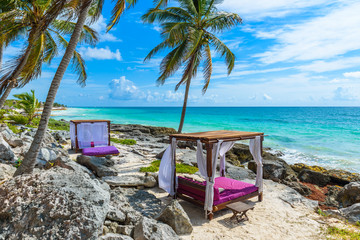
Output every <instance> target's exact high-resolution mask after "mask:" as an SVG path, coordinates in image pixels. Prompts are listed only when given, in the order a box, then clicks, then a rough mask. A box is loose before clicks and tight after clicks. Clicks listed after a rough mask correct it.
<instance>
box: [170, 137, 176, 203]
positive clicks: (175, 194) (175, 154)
mask: <svg viewBox="0 0 360 240" xmlns="http://www.w3.org/2000/svg"><path fill="white" fill-rule="evenodd" d="M170 144H171V145H172V138H170ZM176 147H177V144H175V149H174V167H175V169H174V192H175V194H174V197H173V198H174V199H176V198H177V196H176V190H177V189H176Z"/></svg>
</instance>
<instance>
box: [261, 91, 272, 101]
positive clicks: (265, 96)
mask: <svg viewBox="0 0 360 240" xmlns="http://www.w3.org/2000/svg"><path fill="white" fill-rule="evenodd" d="M263 99H264V100H265V101H268V100H272V97H270V96H269V95H267V94H266V93H264V95H263Z"/></svg>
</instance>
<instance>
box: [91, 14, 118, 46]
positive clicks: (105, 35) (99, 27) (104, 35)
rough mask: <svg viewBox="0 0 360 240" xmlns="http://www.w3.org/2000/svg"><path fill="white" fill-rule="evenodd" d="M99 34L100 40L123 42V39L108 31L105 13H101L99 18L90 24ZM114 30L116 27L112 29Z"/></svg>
mask: <svg viewBox="0 0 360 240" xmlns="http://www.w3.org/2000/svg"><path fill="white" fill-rule="evenodd" d="M90 26H91V28H93V29H94V30H95V31H96V32H97V33H98V34H99V40H100V42H121V41H122V40H121V39H118V38H117V37H115V36H114V35H113V34H111V33H110V32H106V26H107V23H106V18H104V17H103V15H100V17H99V19H98V20H97V21H96V22H95V23H93V24H92V25H90ZM112 30H114V29H112Z"/></svg>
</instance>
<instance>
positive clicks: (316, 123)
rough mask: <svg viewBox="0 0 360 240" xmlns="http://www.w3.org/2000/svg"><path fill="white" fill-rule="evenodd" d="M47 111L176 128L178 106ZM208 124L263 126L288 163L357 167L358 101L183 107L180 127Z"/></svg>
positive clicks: (205, 127)
mask: <svg viewBox="0 0 360 240" xmlns="http://www.w3.org/2000/svg"><path fill="white" fill-rule="evenodd" d="M53 115H54V116H53V118H55V119H65V120H72V119H108V120H111V121H112V122H113V123H120V124H142V125H151V126H163V127H172V128H175V129H177V127H178V124H179V120H180V115H181V108H180V107H118V108H113V107H111V108H110V107H109V108H68V109H67V110H65V111H54V112H53ZM209 130H239V131H255V132H264V133H265V134H266V135H268V136H267V137H266V138H265V142H264V147H270V148H272V149H273V151H274V152H275V151H281V152H283V153H284V156H283V159H284V160H286V161H287V162H288V163H305V164H309V165H319V166H323V167H327V168H336V169H345V170H349V171H351V172H357V173H360V107H189V108H188V109H187V112H186V117H185V123H184V128H183V132H197V131H209Z"/></svg>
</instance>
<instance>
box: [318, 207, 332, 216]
mask: <svg viewBox="0 0 360 240" xmlns="http://www.w3.org/2000/svg"><path fill="white" fill-rule="evenodd" d="M317 213H318V214H319V215H321V216H323V217H327V216H329V215H328V214H326V213H324V212H323V211H322V210H321V209H320V208H319V209H318V210H317Z"/></svg>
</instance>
